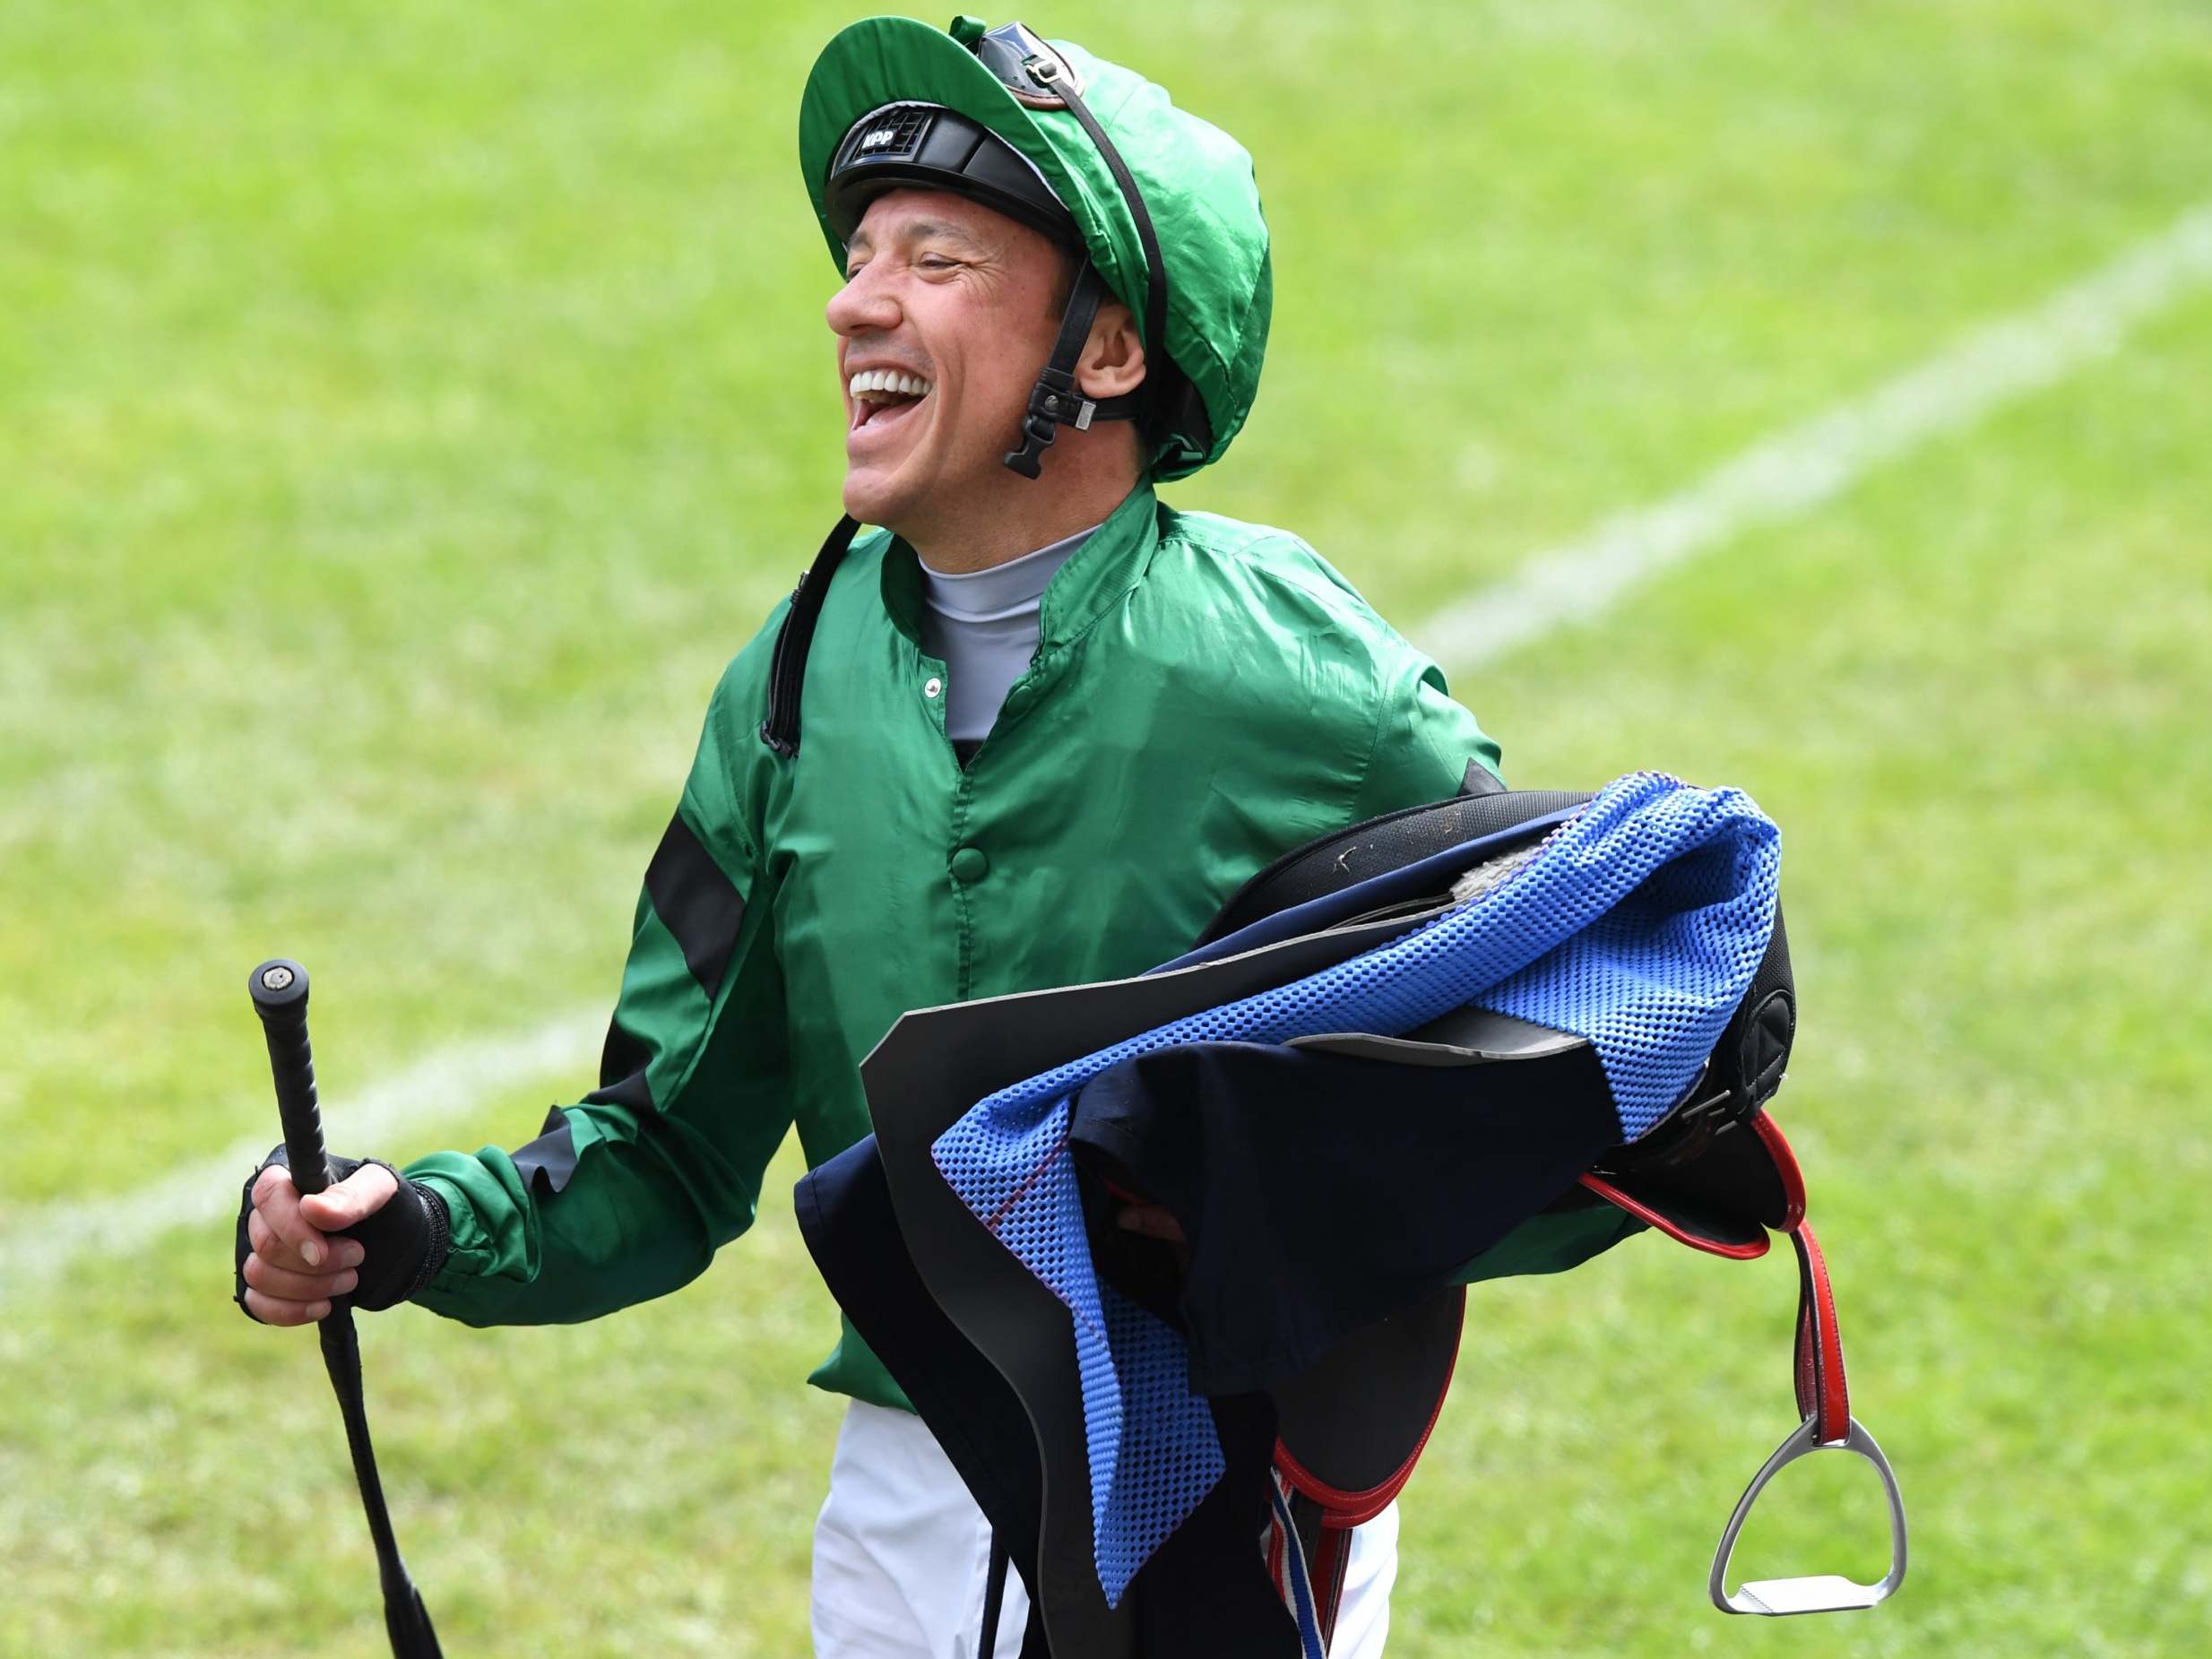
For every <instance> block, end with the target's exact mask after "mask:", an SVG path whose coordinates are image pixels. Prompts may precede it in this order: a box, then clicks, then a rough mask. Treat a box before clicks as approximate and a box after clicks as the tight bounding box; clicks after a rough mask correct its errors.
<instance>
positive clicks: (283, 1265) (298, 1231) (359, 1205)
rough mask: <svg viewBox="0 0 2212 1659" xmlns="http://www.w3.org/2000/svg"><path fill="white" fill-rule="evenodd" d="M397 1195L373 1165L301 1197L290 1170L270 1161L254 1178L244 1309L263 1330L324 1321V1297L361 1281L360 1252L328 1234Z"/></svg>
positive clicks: (327, 1300) (386, 1174)
mask: <svg viewBox="0 0 2212 1659" xmlns="http://www.w3.org/2000/svg"><path fill="white" fill-rule="evenodd" d="M399 1189H400V1183H399V1180H398V1179H397V1178H396V1177H394V1176H393V1173H392V1171H390V1170H387V1169H385V1167H384V1166H383V1165H382V1164H380V1163H365V1164H363V1165H362V1166H361V1167H360V1168H359V1169H358V1170H356V1171H353V1173H352V1174H350V1175H349V1176H347V1177H346V1179H344V1180H342V1181H340V1182H339V1183H338V1184H337V1185H336V1186H335V1187H330V1188H324V1190H323V1191H321V1192H317V1193H310V1194H308V1195H307V1197H304V1198H303V1197H300V1196H299V1189H298V1188H297V1187H295V1186H293V1185H292V1172H291V1171H289V1170H288V1169H285V1168H284V1167H283V1166H282V1165H281V1164H273V1163H272V1164H271V1165H270V1166H269V1167H268V1168H266V1169H264V1170H263V1171H261V1173H260V1174H259V1175H257V1176H255V1178H254V1185H253V1190H252V1199H253V1207H252V1208H251V1210H249V1211H248V1212H247V1214H246V1242H247V1243H248V1245H250V1246H251V1249H250V1250H249V1251H248V1253H247V1255H246V1264H245V1266H244V1267H243V1268H241V1269H240V1271H241V1272H242V1273H243V1274H244V1275H245V1278H246V1293H245V1296H244V1298H243V1299H242V1300H243V1302H244V1306H245V1308H246V1312H248V1313H250V1314H252V1315H253V1316H254V1318H256V1319H259V1320H260V1321H261V1322H262V1323H263V1324H264V1325H312V1324H314V1323H315V1321H316V1320H318V1319H322V1318H327V1317H328V1315H329V1313H330V1310H331V1298H333V1296H343V1295H345V1294H347V1293H348V1292H350V1291H352V1290H353V1289H354V1287H355V1286H356V1285H358V1284H359V1283H360V1274H359V1272H358V1271H357V1270H358V1269H359V1267H360V1266H361V1263H362V1261H363V1260H364V1259H365V1257H366V1254H367V1252H366V1251H365V1250H364V1249H363V1248H362V1247H361V1246H360V1245H359V1244H357V1243H356V1242H354V1240H351V1239H333V1238H332V1237H330V1236H329V1235H330V1234H332V1233H333V1232H335V1231H338V1230H339V1229H340V1228H341V1227H350V1226H352V1225H353V1224H354V1223H357V1222H360V1221H363V1220H366V1219H367V1217H369V1216H371V1215H374V1214H376V1212H377V1211H378V1210H381V1209H383V1208H384V1206H385V1205H387V1204H389V1203H391V1202H392V1200H393V1197H394V1196H395V1195H396V1194H397V1193H398V1192H399Z"/></svg>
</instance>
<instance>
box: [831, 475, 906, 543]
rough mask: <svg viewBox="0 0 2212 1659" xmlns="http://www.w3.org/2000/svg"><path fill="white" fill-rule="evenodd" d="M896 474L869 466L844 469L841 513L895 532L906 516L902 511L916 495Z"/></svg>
mask: <svg viewBox="0 0 2212 1659" xmlns="http://www.w3.org/2000/svg"><path fill="white" fill-rule="evenodd" d="M844 494H845V512H846V514H848V515H849V516H851V517H852V518H856V519H858V520H859V521H860V523H863V524H883V525H887V526H889V527H890V528H892V529H894V530H895V529H897V528H898V525H899V523H900V521H901V520H902V519H903V518H904V517H905V516H906V514H905V512H904V509H905V508H907V507H908V506H910V505H912V500H913V498H914V497H915V496H916V495H918V494H920V492H919V491H918V490H916V489H915V488H913V487H912V485H911V484H910V483H908V482H907V481H906V480H903V479H901V478H900V476H899V475H898V473H897V472H896V471H892V472H888V473H886V471H884V470H883V469H881V468H878V467H873V466H851V467H847V468H846V469H845V491H844Z"/></svg>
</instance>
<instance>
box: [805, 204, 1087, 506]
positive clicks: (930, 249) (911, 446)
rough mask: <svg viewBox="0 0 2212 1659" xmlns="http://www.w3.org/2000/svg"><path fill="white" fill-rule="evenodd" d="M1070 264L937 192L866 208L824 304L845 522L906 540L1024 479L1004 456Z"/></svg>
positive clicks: (1009, 225)
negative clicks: (832, 348)
mask: <svg viewBox="0 0 2212 1659" xmlns="http://www.w3.org/2000/svg"><path fill="white" fill-rule="evenodd" d="M1067 268H1068V267H1067V255H1065V254H1063V253H1062V251H1061V250H1060V249H1058V247H1056V246H1054V245H1053V243H1052V242H1051V240H1050V238H1047V237H1045V236H1044V235H1042V234H1041V233H1040V232H1038V231H1035V230H1033V229H1030V228H1029V227H1028V226H1026V225H1024V224H1021V223H1018V222H1016V221H1015V220H1011V219H1008V218H1007V217H1006V216H1005V215H1004V214H1002V213H997V212H992V211H991V210H990V209H989V208H987V207H983V206H981V205H980V204H979V203H973V202H970V201H968V200H967V199H966V198H964V197H962V196H957V195H954V194H950V193H948V192H946V191H941V190H922V189H912V188H903V189H898V190H892V191H888V192H886V193H885V194H883V195H880V196H878V197H877V198H876V200H875V201H874V202H872V203H869V204H868V212H867V213H866V214H865V215H863V216H862V218H861V220H860V228H859V229H856V230H855V231H854V232H853V234H852V239H851V242H850V243H849V244H848V245H847V249H846V257H845V272H846V280H845V284H844V286H843V287H842V288H841V289H838V290H837V292H836V294H835V295H834V297H833V298H831V300H830V302H829V308H828V313H827V315H828V320H829V325H830V327H831V329H832V330H833V331H834V333H836V335H837V368H838V381H839V384H840V385H841V386H842V389H843V391H844V394H845V490H844V498H845V511H846V512H848V513H850V514H852V516H853V517H855V518H857V519H860V520H861V521H862V522H864V523H871V524H884V525H887V526H889V527H890V528H891V529H893V530H895V531H899V532H900V533H901V534H903V535H906V536H907V537H909V538H910V540H911V539H914V538H917V537H919V536H926V535H929V534H930V533H932V532H933V531H935V530H936V529H937V528H938V526H940V525H944V524H947V523H955V522H957V521H958V520H959V519H960V518H961V517H962V516H963V514H968V513H972V511H973V510H974V509H975V507H976V506H977V505H980V504H981V502H984V501H987V500H989V499H990V498H992V497H997V496H998V495H1001V494H1004V493H1005V492H1007V489H1008V488H1009V486H1010V485H1011V486H1013V487H1015V488H1019V487H1021V486H1023V485H1024V484H1026V483H1027V482H1028V480H1024V479H1021V478H1019V477H1017V476H1016V475H1015V474H1014V473H1012V472H1009V471H1007V468H1006V467H1005V465H1004V464H1003V461H1002V457H1003V456H1004V455H1005V454H1006V452H1007V450H1008V449H1009V448H1011V447H1013V446H1014V445H1015V439H1016V429H1017V428H1019V427H1020V425H1021V421H1022V416H1023V412H1024V410H1026V409H1027V407H1028V404H1029V392H1030V387H1031V386H1032V385H1034V384H1035V382H1036V378H1037V370H1038V368H1039V367H1041V365H1042V364H1043V362H1044V360H1045V359H1046V358H1047V357H1048V356H1050V353H1051V350H1052V342H1053V341H1054V339H1055V337H1056V336H1057V335H1058V332H1059V314H1060V310H1061V306H1062V304H1063V303H1064V299H1065V289H1066V275H1065V273H1066V272H1067Z"/></svg>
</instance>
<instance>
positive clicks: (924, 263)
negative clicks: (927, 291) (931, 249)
mask: <svg viewBox="0 0 2212 1659" xmlns="http://www.w3.org/2000/svg"><path fill="white" fill-rule="evenodd" d="M915 263H916V264H920V266H921V268H922V269H923V270H924V271H950V270H951V269H952V268H953V266H954V265H955V264H956V263H957V262H956V261H955V260H950V259H946V258H943V257H941V256H939V255H936V254H930V255H925V256H924V257H923V258H921V259H920V260H918V261H916V262H915Z"/></svg>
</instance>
